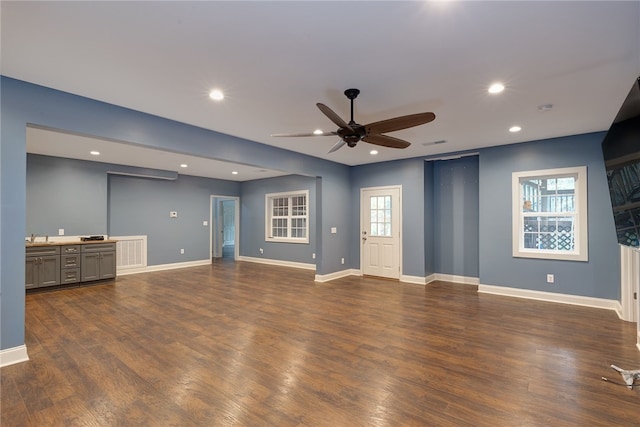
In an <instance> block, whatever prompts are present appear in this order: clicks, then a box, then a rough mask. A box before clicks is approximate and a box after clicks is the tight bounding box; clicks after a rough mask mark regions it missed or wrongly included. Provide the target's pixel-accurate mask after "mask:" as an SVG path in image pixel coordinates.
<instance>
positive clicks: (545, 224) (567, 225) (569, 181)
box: [520, 176, 577, 252]
mask: <svg viewBox="0 0 640 427" xmlns="http://www.w3.org/2000/svg"><path fill="white" fill-rule="evenodd" d="M520 194H521V197H522V200H523V202H522V205H521V212H522V213H521V215H522V219H521V224H522V229H521V230H520V232H521V233H522V234H521V235H522V246H523V247H524V249H536V250H553V251H569V252H572V251H574V250H575V249H576V248H575V221H576V214H577V212H576V200H575V198H576V195H575V177H574V176H564V177H553V178H551V177H535V178H530V177H529V178H527V179H522V180H521V181H520ZM532 213H533V214H534V215H532ZM558 213H562V214H563V216H562V217H557V216H556V215H557V214H558Z"/></svg>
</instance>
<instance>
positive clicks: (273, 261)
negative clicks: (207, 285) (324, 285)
mask: <svg viewBox="0 0 640 427" xmlns="http://www.w3.org/2000/svg"><path fill="white" fill-rule="evenodd" d="M236 259H237V260H238V261H247V262H255V263H258V264H268V265H279V266H281V267H294V268H302V269H304V270H315V269H316V265H315V264H306V263H304V262H295V261H283V260H279V259H267V258H255V257H250V256H240V257H238V258H236Z"/></svg>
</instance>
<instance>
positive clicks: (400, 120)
mask: <svg viewBox="0 0 640 427" xmlns="http://www.w3.org/2000/svg"><path fill="white" fill-rule="evenodd" d="M435 118H436V115H435V114H433V113H418V114H409V115H408V116H401V117H395V118H393V119H387V120H380V121H379V122H373V123H369V124H368V125H365V126H364V127H365V129H366V130H367V133H370V134H375V133H387V132H393V131H396V130H400V129H407V128H410V127H414V126H418V125H423V124H425V123H429V122H431V121H433V120H434V119H435Z"/></svg>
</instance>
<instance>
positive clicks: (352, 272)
mask: <svg viewBox="0 0 640 427" xmlns="http://www.w3.org/2000/svg"><path fill="white" fill-rule="evenodd" d="M347 276H362V273H360V270H356V269H348V270H342V271H334V272H333V273H329V274H316V277H315V279H314V280H315V281H316V282H328V281H330V280H335V279H340V278H342V277H347Z"/></svg>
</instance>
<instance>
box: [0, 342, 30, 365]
mask: <svg viewBox="0 0 640 427" xmlns="http://www.w3.org/2000/svg"><path fill="white" fill-rule="evenodd" d="M27 360H29V355H28V354H27V346H26V345H19V346H17V347H12V348H8V349H6V350H0V368H2V367H4V366H9V365H14V364H16V363H21V362H26V361H27Z"/></svg>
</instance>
